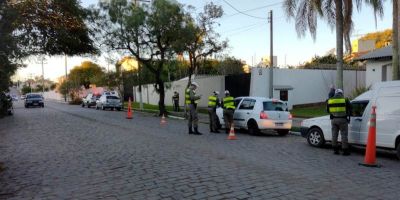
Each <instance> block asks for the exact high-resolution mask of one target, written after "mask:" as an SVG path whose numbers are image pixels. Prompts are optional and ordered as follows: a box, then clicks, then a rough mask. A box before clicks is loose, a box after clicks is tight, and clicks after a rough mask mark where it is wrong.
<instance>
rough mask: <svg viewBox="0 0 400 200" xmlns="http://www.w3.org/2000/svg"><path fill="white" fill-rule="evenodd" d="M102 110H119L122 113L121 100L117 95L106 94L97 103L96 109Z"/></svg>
mask: <svg viewBox="0 0 400 200" xmlns="http://www.w3.org/2000/svg"><path fill="white" fill-rule="evenodd" d="M100 108H101V109H102V110H105V109H107V108H109V109H111V110H114V109H117V110H118V111H120V110H121V109H122V103H121V99H120V98H119V97H117V96H115V95H110V94H107V93H104V94H103V95H101V97H100V98H99V99H98V100H97V101H96V109H100Z"/></svg>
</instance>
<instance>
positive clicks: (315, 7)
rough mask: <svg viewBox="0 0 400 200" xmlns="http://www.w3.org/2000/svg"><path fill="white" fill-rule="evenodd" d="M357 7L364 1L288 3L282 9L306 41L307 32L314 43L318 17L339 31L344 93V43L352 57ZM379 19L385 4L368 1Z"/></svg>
mask: <svg viewBox="0 0 400 200" xmlns="http://www.w3.org/2000/svg"><path fill="white" fill-rule="evenodd" d="M354 3H355V4H356V7H357V8H358V9H359V10H360V9H361V5H362V4H361V3H362V0H356V1H351V0H285V1H284V4H283V7H284V10H285V12H286V15H287V16H288V17H289V18H294V19H295V26H296V31H297V33H298V35H299V36H300V37H303V36H304V35H305V33H306V31H307V30H308V31H309V32H310V34H311V36H312V38H313V39H314V40H315V38H316V34H317V20H318V17H321V18H324V19H325V20H326V21H327V22H328V24H329V25H330V26H331V27H332V28H334V27H335V28H336V56H337V63H336V65H337V67H336V68H337V81H336V87H337V88H342V89H343V40H345V41H346V42H345V43H346V48H347V49H348V52H349V53H351V44H350V34H351V31H352V29H353V22H352V13H353V7H354ZM365 3H367V4H369V5H371V6H372V8H373V9H374V14H375V18H376V15H377V14H379V15H380V16H382V15H383V6H382V4H383V0H365Z"/></svg>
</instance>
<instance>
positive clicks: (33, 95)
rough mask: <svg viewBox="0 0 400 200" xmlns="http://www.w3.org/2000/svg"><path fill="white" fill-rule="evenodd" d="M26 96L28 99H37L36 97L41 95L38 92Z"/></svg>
mask: <svg viewBox="0 0 400 200" xmlns="http://www.w3.org/2000/svg"><path fill="white" fill-rule="evenodd" d="M26 98H28V99H38V98H42V96H41V95H40V94H30V95H28V96H27V97H26Z"/></svg>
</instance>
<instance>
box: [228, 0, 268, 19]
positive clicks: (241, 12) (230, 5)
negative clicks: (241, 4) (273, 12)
mask: <svg viewBox="0 0 400 200" xmlns="http://www.w3.org/2000/svg"><path fill="white" fill-rule="evenodd" d="M223 1H224V2H225V3H226V4H228V6H229V7H231V8H232V9H234V10H236V11H237V12H238V13H240V14H242V15H246V16H248V17H252V18H255V19H267V18H265V17H257V16H253V15H249V14H247V13H244V12H243V11H240V10H238V9H237V8H235V7H234V6H233V5H232V4H230V3H229V2H228V1H226V0H223Z"/></svg>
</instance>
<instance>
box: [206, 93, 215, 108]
mask: <svg viewBox="0 0 400 200" xmlns="http://www.w3.org/2000/svg"><path fill="white" fill-rule="evenodd" d="M216 106H217V97H216V96H214V95H213V96H209V97H208V107H210V108H215V107H216Z"/></svg>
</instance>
